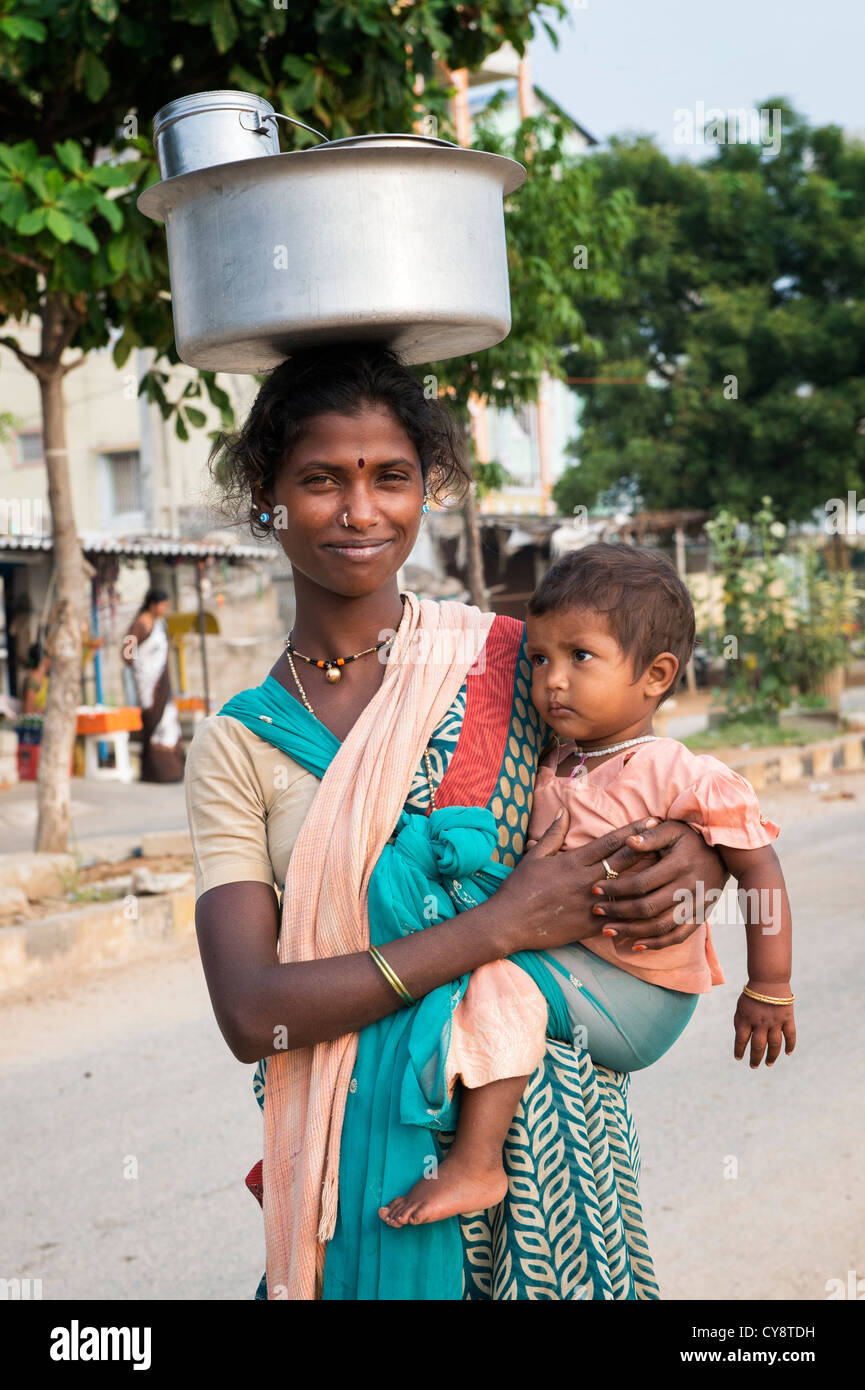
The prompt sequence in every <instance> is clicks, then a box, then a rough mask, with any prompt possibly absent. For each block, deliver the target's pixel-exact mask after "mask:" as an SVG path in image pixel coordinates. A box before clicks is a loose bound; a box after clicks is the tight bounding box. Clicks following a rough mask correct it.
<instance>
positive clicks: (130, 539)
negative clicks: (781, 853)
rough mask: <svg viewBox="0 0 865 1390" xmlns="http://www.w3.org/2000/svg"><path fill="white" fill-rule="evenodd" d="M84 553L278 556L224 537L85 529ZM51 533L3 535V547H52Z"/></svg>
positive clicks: (231, 557) (0, 544) (192, 557)
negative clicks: (111, 533)
mask: <svg viewBox="0 0 865 1390" xmlns="http://www.w3.org/2000/svg"><path fill="white" fill-rule="evenodd" d="M78 539H79V541H80V542H81V549H82V550H83V551H84V554H85V555H128V556H137V555H145V556H146V555H150V556H159V557H163V558H171V557H175V556H178V557H180V558H181V559H187V560H206V559H210V558H212V559H219V560H264V561H267V562H270V561H272V560H275V559H276V553H275V551H273V550H270V549H268V548H266V547H265V546H263V545H262V546H259V545H232V544H229V543H227V542H225V541H207V540H198V541H187V540H181V539H180V538H179V537H177V536H109V535H104V534H100V533H97V532H84V533H82V534H81V535H80V536H79V537H78ZM53 546H54V542H53V540H52V538H51V537H50V536H4V535H0V551H4V550H5V551H12V552H15V551H34V550H52V549H53Z"/></svg>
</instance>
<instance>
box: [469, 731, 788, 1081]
mask: <svg viewBox="0 0 865 1390" xmlns="http://www.w3.org/2000/svg"><path fill="white" fill-rule="evenodd" d="M570 751H571V750H570V747H569V746H568V745H564V746H563V747H562V749H558V748H557V747H554V748H553V749H552V750H551V751H550V753H549V754H548V755H547V757H545V758H544V759H543V761H542V762H541V764H540V765H539V767H538V772H537V777H536V779H535V787H534V798H533V803H532V814H531V819H530V821H529V826H528V838H527V840H526V849H530V848H531V846H532V845H533V844H534V843H535V842H536V841H537V840H538V839H540V837H541V835H543V833H544V831H545V830H546V829H547V827H548V826H549V824H550V822H551V821H552V820H553V818H554V816H555V814H556V812H557V811H558V810H559V808H560V807H561V806H562V805H565V806H567V808H568V811H569V813H570V827H569V829H568V833H567V835H566V837H565V842H564V846H563V847H564V848H565V849H574V848H576V847H578V846H579V845H584V844H586V843H587V842H588V841H589V840H594V839H595V838H596V837H597V836H599V835H604V834H606V832H607V831H608V830H615V829H617V828H618V827H620V826H624V825H628V824H629V823H630V822H631V821H636V820H640V819H641V818H643V817H649V816H655V817H657V819H658V820H681V821H685V822H687V824H689V825H691V826H693V827H694V829H695V830H699V831H700V833H701V835H702V836H703V838H704V839H705V840H706V843H707V844H710V845H715V844H720V845H728V846H729V847H730V848H731V849H758V848H760V847H761V846H763V845H768V844H771V842H772V841H773V840H774V839H776V837H777V835H778V833H779V831H778V826H777V825H775V824H774V823H773V822H772V821H770V820H767V819H766V817H765V816H761V814H760V807H759V805H758V803H757V797H756V795H755V793H754V789H753V787H752V786H751V785H750V783H749V782H746V781H745V779H744V778H743V777H740V776H739V775H738V773H736V772H733V771H732V769H731V768H729V767H727V765H726V764H725V763H722V762H720V761H719V760H718V759H717V758H712V757H710V756H708V755H707V754H697V753H692V752H690V750H689V749H687V748H686V747H685V746H684V744H681V743H678V742H677V741H676V740H675V739H672V738H658V739H655V740H654V741H653V742H652V743H641V744H638V745H637V746H636V747H633V748H628V749H626V750H625V751H624V752H622V753H620V754H617V755H616V757H614V758H610V759H609V761H608V762H605V763H602V764H601V766H600V767H597V768H595V769H594V771H591V772H587V773H585V772H584V773H583V774H582V775H578V776H576V777H557V776H556V768H557V766H558V764H559V762H560V761H561V760H562V759H563V758H565V757H567V756H568V753H569V752H570ZM590 765H591V764H590V763H589V764H588V765H587V766H590ZM602 873H603V870H600V871H599V875H598V876H599V878H600V877H601V875H602ZM598 925H599V929H600V928H601V927H602V926H603V919H599V922H598ZM580 944H581V945H582V946H584V947H585V948H586V949H587V950H589V951H592V952H593V953H594V954H595V955H598V956H603V957H604V959H606V960H608V961H610V962H611V963H612V964H613V965H616V966H618V967H619V969H620V970H625V971H627V972H628V973H629V974H631V975H636V976H637V977H638V978H639V979H641V980H647V981H649V982H650V983H652V984H656V985H663V986H664V987H665V988H667V989H675V990H681V991H682V992H683V993H686V994H706V993H708V992H709V991H710V990H711V988H712V986H713V985H721V984H723V983H724V977H723V975H722V974H721V967H720V965H719V964H718V958H717V956H716V955H715V950H714V947H713V945H712V937H711V932H710V930H709V926H708V923H703V925H702V926H700V927H698V928H697V930H696V931H694V932H692V933H691V935H690V936H689V937H688V939H687V940H686V941H683V942H681V943H680V944H678V945H675V946H668V947H666V948H665V949H664V950H662V951H647V952H645V953H640V954H641V956H642V959H640V960H639V964H634V962H633V953H632V952H631V951H630V950H628V955H627V956H622V955H620V954H618V953H617V951H616V948H615V944H614V938H613V937H607V936H601V935H599V936H594V937H591V938H590V939H589V940H584V941H582V942H581V943H580ZM546 1023H547V1006H546V1001H545V1000H544V998H543V996H542V994H541V992H540V990H539V989H538V987H537V986H536V985H535V983H534V982H533V981H532V980H531V979H530V977H529V976H528V975H527V974H526V973H525V971H524V970H520V968H519V966H516V965H513V964H512V963H511V962H510V961H493V962H492V963H491V964H489V965H482V966H480V967H479V968H478V969H477V970H475V971H473V972H472V975H471V978H470V980H469V984H468V988H467V989H466V992H465V994H464V996H463V998H462V1000H461V1001H460V1003H459V1004H458V1006H457V1008H456V1010H455V1012H454V1019H453V1031H452V1036H451V1046H450V1049H449V1052H448V1062H447V1078H448V1085H449V1089H451V1088H452V1086H453V1083H454V1082H455V1081H456V1080H457V1078H458V1077H460V1078H461V1079H462V1082H463V1084H464V1085H466V1086H483V1085H486V1084H487V1083H488V1082H490V1081H498V1080H501V1079H503V1078H504V1077H507V1076H528V1075H531V1073H532V1072H533V1071H534V1070H535V1068H536V1067H537V1066H538V1065H539V1063H540V1060H541V1058H542V1056H543V1054H544V1047H545V1035H546Z"/></svg>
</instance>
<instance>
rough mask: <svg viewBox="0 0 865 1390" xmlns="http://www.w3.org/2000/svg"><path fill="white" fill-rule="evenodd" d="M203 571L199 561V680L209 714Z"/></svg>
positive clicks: (197, 577)
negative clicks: (200, 680) (202, 687)
mask: <svg viewBox="0 0 865 1390" xmlns="http://www.w3.org/2000/svg"><path fill="white" fill-rule="evenodd" d="M203 569H204V561H203V560H199V561H198V563H197V564H196V566H195V587H196V589H197V590H198V631H199V634H200V637H201V679H202V683H203V685H204V711H205V714H210V682H209V680H208V676H207V642H206V640H205V631H206V625H205V618H204V590H203V588H202V585H201V572H202V570H203Z"/></svg>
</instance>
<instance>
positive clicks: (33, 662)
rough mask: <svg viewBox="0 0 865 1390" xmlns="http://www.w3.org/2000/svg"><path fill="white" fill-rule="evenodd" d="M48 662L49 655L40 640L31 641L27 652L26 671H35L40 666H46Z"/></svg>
mask: <svg viewBox="0 0 865 1390" xmlns="http://www.w3.org/2000/svg"><path fill="white" fill-rule="evenodd" d="M49 664H50V661H49V657H48V655H47V653H46V651H45V648H44V647H43V646H42V643H41V642H33V643H32V645H31V647H30V650H29V651H28V653H27V669H28V671H37V670H39V668H40V667H47V666H48V665H49Z"/></svg>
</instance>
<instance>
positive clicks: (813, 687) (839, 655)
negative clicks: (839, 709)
mask: <svg viewBox="0 0 865 1390" xmlns="http://www.w3.org/2000/svg"><path fill="white" fill-rule="evenodd" d="M798 553H799V556H800V559H801V563H802V578H801V584H800V585H799V586H797V592H796V594H795V595H794V603H795V614H794V625H793V626H792V627H791V628H790V629H789V631H788V632H787V637H786V650H787V665H788V669H789V672H790V679H791V681H792V682H793V684H794V685H795V686H796V689H797V690H798V692H799V694H800V696H805V697H814V696H815V695H817V694H818V693H819V692H818V690H817V687H818V686H819V684H820V682H821V681H822V680H823V679H824V678H825V677H826V676H827V675H829V674H830V673H831V672H832V671H836V670H837V669H838V668H839V667H843V666H846V665H847V663H848V662H849V660H850V654H851V653H850V643H851V639H852V638H853V636H854V634H855V633H856V631H857V630H858V622H857V610H858V603H859V600H860V598H862V597H863V594H862V591H861V590H860V589H857V588H856V580H855V576H854V574H853V573H852V572H851V571H850V570H847V571H841V572H835V571H830V570H827V569H825V567H824V565H823V561H822V558H821V556H820V555H819V554H818V552H817V551H816V550H814V549H813V547H811V546H806V545H802V546H800V547H799V552H798ZM800 703H803V704H804V700H802V701H800Z"/></svg>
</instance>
